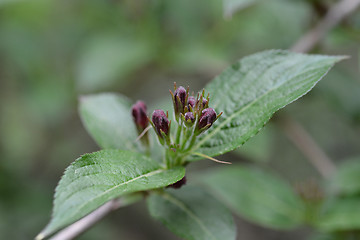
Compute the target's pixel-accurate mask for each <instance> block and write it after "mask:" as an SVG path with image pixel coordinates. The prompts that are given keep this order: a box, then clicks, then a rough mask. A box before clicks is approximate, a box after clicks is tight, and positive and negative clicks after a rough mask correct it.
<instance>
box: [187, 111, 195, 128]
mask: <svg viewBox="0 0 360 240" xmlns="http://www.w3.org/2000/svg"><path fill="white" fill-rule="evenodd" d="M194 122H195V117H194V114H193V113H192V112H187V113H185V124H186V126H188V127H191V126H192V125H193V124H194Z"/></svg>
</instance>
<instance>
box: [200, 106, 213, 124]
mask: <svg viewBox="0 0 360 240" xmlns="http://www.w3.org/2000/svg"><path fill="white" fill-rule="evenodd" d="M215 120H216V112H215V110H214V109H212V108H205V109H204V110H202V112H201V117H200V119H199V125H198V128H199V129H202V128H204V127H205V126H206V125H209V124H210V126H211V125H212V124H213V123H214V121H215Z"/></svg>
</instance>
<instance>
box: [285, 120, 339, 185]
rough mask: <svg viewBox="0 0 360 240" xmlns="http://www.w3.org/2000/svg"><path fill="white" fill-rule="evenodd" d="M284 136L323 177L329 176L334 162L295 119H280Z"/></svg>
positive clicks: (334, 168) (332, 170)
mask: <svg viewBox="0 0 360 240" xmlns="http://www.w3.org/2000/svg"><path fill="white" fill-rule="evenodd" d="M281 126H282V127H283V129H284V132H285V134H286V136H287V137H288V138H289V139H290V140H291V141H292V142H293V143H294V145H295V146H296V147H297V148H298V149H299V150H300V151H301V152H302V153H303V154H304V155H305V156H306V157H307V158H308V159H309V162H310V163H311V164H312V165H313V166H314V167H315V168H316V169H317V170H318V171H319V173H320V174H321V175H322V176H323V177H324V178H329V177H330V176H331V175H332V173H333V172H334V171H335V170H336V167H335V165H334V163H333V162H332V161H331V159H330V158H329V157H328V156H327V155H326V154H325V152H324V151H323V150H322V149H321V148H320V147H319V146H318V145H317V144H316V142H315V141H314V140H313V138H312V137H311V136H310V135H309V134H308V133H307V131H306V130H305V129H304V128H303V127H302V126H301V125H300V124H299V123H297V122H296V121H295V120H293V119H291V118H290V117H286V118H285V119H283V120H282V121H281Z"/></svg>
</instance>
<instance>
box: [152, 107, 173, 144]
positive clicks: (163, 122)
mask: <svg viewBox="0 0 360 240" xmlns="http://www.w3.org/2000/svg"><path fill="white" fill-rule="evenodd" d="M152 122H153V124H154V126H155V131H156V133H157V134H158V135H159V137H161V138H162V137H163V136H162V134H161V131H162V132H164V133H165V135H169V133H170V132H169V128H170V126H169V125H170V122H169V120H168V118H167V116H166V114H165V112H164V111H163V110H159V109H157V110H155V111H154V112H153V115H152Z"/></svg>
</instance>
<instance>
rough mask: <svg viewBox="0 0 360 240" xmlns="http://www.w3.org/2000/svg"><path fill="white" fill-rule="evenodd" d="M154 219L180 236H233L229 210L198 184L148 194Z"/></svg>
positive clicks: (198, 239) (202, 239) (195, 239)
mask: <svg viewBox="0 0 360 240" xmlns="http://www.w3.org/2000/svg"><path fill="white" fill-rule="evenodd" d="M147 203H148V209H149V211H150V214H151V216H152V217H154V218H155V219H157V220H159V221H160V222H162V223H163V224H164V225H165V226H166V227H167V228H168V229H169V230H170V231H172V232H173V233H175V234H176V235H178V236H180V237H181V238H183V239H189V240H209V239H221V240H230V239H235V237H236V228H235V224H234V222H233V218H232V216H231V213H230V212H229V211H228V210H227V209H226V208H225V207H224V206H223V205H222V204H221V203H220V202H218V201H217V200H216V199H214V198H213V197H212V196H211V195H209V194H208V193H206V192H205V191H204V190H203V189H201V188H196V187H190V186H185V187H182V188H181V189H179V190H167V191H165V192H163V193H159V194H153V195H152V196H150V197H149V199H148V201H147Z"/></svg>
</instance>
